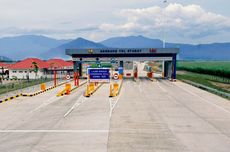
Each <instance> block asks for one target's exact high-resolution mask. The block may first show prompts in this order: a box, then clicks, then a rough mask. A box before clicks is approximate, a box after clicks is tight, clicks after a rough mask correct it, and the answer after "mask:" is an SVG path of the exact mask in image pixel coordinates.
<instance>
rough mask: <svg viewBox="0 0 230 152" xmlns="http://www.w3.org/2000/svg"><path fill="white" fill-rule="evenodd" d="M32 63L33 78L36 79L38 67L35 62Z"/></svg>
mask: <svg viewBox="0 0 230 152" xmlns="http://www.w3.org/2000/svg"><path fill="white" fill-rule="evenodd" d="M32 64H33V66H34V72H35V79H37V75H38V70H39V67H38V64H37V62H32Z"/></svg>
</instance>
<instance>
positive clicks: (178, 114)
mask: <svg viewBox="0 0 230 152" xmlns="http://www.w3.org/2000/svg"><path fill="white" fill-rule="evenodd" d="M145 86H148V84H146V85H145ZM152 86H157V87H158V90H166V95H168V97H169V98H170V100H168V102H167V101H166V102H154V104H156V105H158V107H159V108H158V109H159V111H158V112H159V113H161V115H162V118H163V119H164V121H165V122H167V124H168V126H169V128H170V130H171V131H172V132H173V133H174V134H175V135H176V136H177V138H178V139H179V140H180V141H182V142H183V144H184V145H185V146H186V147H187V148H188V149H189V150H191V151H210V152H212V151H213V152H215V151H226V152H227V151H229V148H230V139H229V120H230V116H229V114H228V113H227V112H225V111H223V110H222V109H220V108H217V107H216V106H213V105H210V104H208V103H206V102H203V101H202V99H201V98H199V97H197V96H194V95H192V94H190V93H188V92H187V91H185V90H183V89H181V88H179V87H177V86H176V85H175V83H171V82H169V81H165V80H162V81H160V82H159V83H155V84H153V85H149V86H148V88H149V90H151V91H153V88H154V87H152ZM191 87H192V86H191ZM155 91H157V89H155ZM155 91H154V92H155ZM157 93H158V92H156V94H157ZM151 97H152V98H153V96H151ZM152 101H153V100H152ZM157 103H158V104H157ZM213 113H214V114H213Z"/></svg>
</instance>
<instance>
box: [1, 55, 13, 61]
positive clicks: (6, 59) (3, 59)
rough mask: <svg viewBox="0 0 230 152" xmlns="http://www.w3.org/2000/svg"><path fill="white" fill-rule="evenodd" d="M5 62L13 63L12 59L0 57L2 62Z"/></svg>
mask: <svg viewBox="0 0 230 152" xmlns="http://www.w3.org/2000/svg"><path fill="white" fill-rule="evenodd" d="M1 61H3V62H11V61H12V59H10V58H8V57H5V56H0V62H1Z"/></svg>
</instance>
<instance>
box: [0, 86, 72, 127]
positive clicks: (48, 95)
mask: <svg viewBox="0 0 230 152" xmlns="http://www.w3.org/2000/svg"><path fill="white" fill-rule="evenodd" d="M71 83H72V84H73V82H71ZM64 87H65V86H64V85H62V86H59V87H57V88H54V89H52V90H49V91H47V92H44V93H42V94H39V95H37V96H34V97H19V98H16V99H14V100H11V101H8V102H4V103H1V104H0V115H1V116H2V117H0V120H1V121H2V122H4V123H1V124H0V129H4V128H7V126H9V125H10V124H11V122H12V123H13V122H14V121H15V120H20V119H23V118H24V117H26V116H27V115H28V114H30V112H32V111H33V110H34V109H36V108H39V107H40V106H45V105H47V104H50V103H52V102H55V101H57V100H59V98H58V97H56V94H57V93H58V92H59V91H61V90H63V89H64ZM10 126H11V125H10Z"/></svg>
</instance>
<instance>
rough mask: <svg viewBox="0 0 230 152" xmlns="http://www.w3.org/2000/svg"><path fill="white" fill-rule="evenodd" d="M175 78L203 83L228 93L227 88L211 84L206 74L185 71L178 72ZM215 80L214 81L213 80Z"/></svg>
mask: <svg viewBox="0 0 230 152" xmlns="http://www.w3.org/2000/svg"><path fill="white" fill-rule="evenodd" d="M177 79H179V80H189V81H192V82H195V83H198V84H202V85H205V86H207V87H210V88H214V89H217V90H219V91H222V92H225V93H230V91H229V90H226V89H223V88H221V87H218V86H216V85H213V84H212V83H211V82H212V81H211V80H209V79H207V78H206V76H205V75H204V76H201V75H199V74H194V73H190V72H189V73H185V74H178V75H177ZM213 82H215V81H213Z"/></svg>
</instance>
